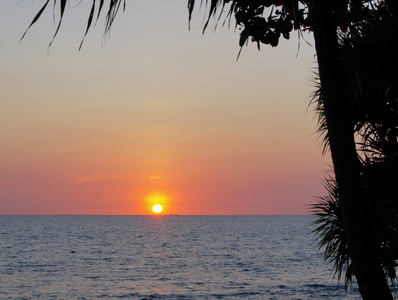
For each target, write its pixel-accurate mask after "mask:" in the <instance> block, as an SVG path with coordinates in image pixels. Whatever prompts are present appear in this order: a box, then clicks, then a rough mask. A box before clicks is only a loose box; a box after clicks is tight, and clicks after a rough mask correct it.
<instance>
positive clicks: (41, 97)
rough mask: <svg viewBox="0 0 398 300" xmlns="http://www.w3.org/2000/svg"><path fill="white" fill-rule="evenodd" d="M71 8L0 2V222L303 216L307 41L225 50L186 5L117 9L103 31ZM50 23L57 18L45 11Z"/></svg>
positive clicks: (310, 119)
mask: <svg viewBox="0 0 398 300" xmlns="http://www.w3.org/2000/svg"><path fill="white" fill-rule="evenodd" d="M79 2H80V1H77V0H72V1H70V2H69V5H68V7H67V9H66V12H65V18H64V20H63V22H62V26H61V29H60V31H59V33H58V36H57V37H56V39H55V40H54V42H53V44H52V46H51V47H50V48H49V47H48V45H49V43H50V42H51V40H52V37H53V35H54V32H55V29H56V25H55V23H54V20H53V15H52V13H53V12H52V8H51V9H49V10H48V11H47V12H46V13H45V14H44V15H43V16H42V18H41V19H40V20H39V21H38V22H37V23H36V24H35V25H34V26H33V27H32V28H31V29H30V30H29V31H28V33H27V35H26V36H25V38H24V39H23V40H22V41H20V38H21V37H22V35H23V33H24V32H25V30H26V29H27V28H28V26H29V24H30V22H31V21H32V19H33V18H34V16H35V14H36V13H37V12H38V10H39V9H40V8H41V5H42V3H43V1H38V0H36V1H32V0H25V1H16V0H15V1H0V40H1V43H0V214H30V215H31V214H33V215H35V214H39V215H46V214H56V215H70V214H77V215H147V214H152V211H151V207H152V206H153V205H154V204H157V203H159V204H161V205H162V206H163V211H162V213H163V214H182V215H286V214H287V215H291V214H308V212H309V207H308V204H310V203H313V202H314V201H315V200H316V197H317V196H322V195H324V194H325V191H324V189H323V187H322V179H323V178H324V177H325V171H327V170H329V169H330V167H329V165H330V163H329V157H328V154H327V155H326V156H322V146H321V144H320V140H319V139H318V136H317V134H316V133H315V132H316V118H315V117H314V113H313V111H312V110H311V108H310V109H308V104H309V101H310V99H311V92H312V91H313V83H312V79H313V77H314V70H315V68H316V60H315V50H314V47H313V43H312V38H311V36H307V35H306V36H305V39H306V41H307V42H309V43H310V44H311V45H308V44H307V43H306V42H305V41H304V39H303V38H301V39H300V40H299V39H298V38H297V34H295V33H294V34H293V35H292V38H291V40H289V41H281V43H280V46H278V47H276V48H271V47H267V46H265V45H264V46H262V47H261V51H258V50H257V47H256V45H255V44H248V46H247V47H244V48H243V50H242V53H241V55H240V57H239V59H238V60H237V55H238V52H239V46H238V40H239V30H235V29H234V26H231V28H228V27H227V26H225V27H221V26H218V28H217V30H216V31H215V32H214V31H213V30H212V28H211V27H210V28H209V30H208V31H207V32H206V33H205V34H204V35H202V27H203V20H204V11H203V10H201V11H197V12H196V13H195V16H194V18H193V22H192V24H191V28H190V30H189V29H188V11H187V7H186V6H187V3H186V1H161V0H145V1H138V0H137V1H127V7H126V11H125V12H120V13H119V15H118V16H117V19H116V21H115V23H114V25H113V27H112V30H111V34H110V37H109V38H107V39H106V40H104V39H103V30H104V26H103V24H104V22H103V21H104V18H103V17H102V18H100V20H99V21H98V22H97V24H96V26H95V27H93V28H92V30H91V31H90V32H89V33H88V35H87V37H86V38H85V40H84V44H83V48H82V50H81V51H78V48H79V45H80V42H81V40H82V38H83V36H84V32H85V28H86V24H87V23H86V22H87V16H88V14H89V11H90V8H91V3H92V2H91V1H82V2H81V3H80V4H78V3H79ZM55 17H56V18H57V13H56V16H55Z"/></svg>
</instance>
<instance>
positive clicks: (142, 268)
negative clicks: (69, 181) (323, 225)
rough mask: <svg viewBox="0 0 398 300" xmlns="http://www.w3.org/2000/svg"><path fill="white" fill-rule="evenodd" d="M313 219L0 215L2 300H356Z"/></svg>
mask: <svg viewBox="0 0 398 300" xmlns="http://www.w3.org/2000/svg"><path fill="white" fill-rule="evenodd" d="M312 220H313V219H312V217H310V216H0V249H1V252H0V298H1V299H7V298H10V299H97V298H103V299H119V298H125V299H158V298H159V299H360V297H359V294H358V293H357V292H355V291H353V290H349V291H348V292H346V291H345V289H344V287H343V286H342V285H338V284H337V282H336V281H332V277H331V270H330V269H329V267H328V265H326V264H325V263H324V262H323V256H322V253H321V252H319V251H318V249H317V246H316V244H315V243H314V241H313V235H312V234H311V233H310V231H311V229H312V228H311V226H310V223H311V221H312Z"/></svg>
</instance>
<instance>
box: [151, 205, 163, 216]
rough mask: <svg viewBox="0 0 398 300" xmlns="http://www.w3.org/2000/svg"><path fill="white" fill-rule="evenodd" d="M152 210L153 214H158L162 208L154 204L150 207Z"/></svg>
mask: <svg viewBox="0 0 398 300" xmlns="http://www.w3.org/2000/svg"><path fill="white" fill-rule="evenodd" d="M152 210H153V212H155V213H157V214H158V213H160V212H161V211H162V210H163V207H162V206H161V205H160V204H155V205H154V206H153V207H152Z"/></svg>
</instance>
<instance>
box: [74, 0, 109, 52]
mask: <svg viewBox="0 0 398 300" xmlns="http://www.w3.org/2000/svg"><path fill="white" fill-rule="evenodd" d="M102 2H103V1H102ZM94 9H95V0H93V5H92V7H91V11H90V15H89V17H88V21H87V28H86V32H85V33H84V37H83V39H82V41H81V43H80V47H79V51H80V49H81V48H82V45H83V42H84V38H85V37H86V35H87V33H88V30H89V29H90V26H91V23H92V22H93V16H94ZM99 12H100V11H99ZM99 12H98V13H99Z"/></svg>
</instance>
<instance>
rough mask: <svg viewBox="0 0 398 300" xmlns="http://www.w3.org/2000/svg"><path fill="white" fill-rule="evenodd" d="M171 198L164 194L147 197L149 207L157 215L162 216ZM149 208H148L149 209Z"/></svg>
mask: <svg viewBox="0 0 398 300" xmlns="http://www.w3.org/2000/svg"><path fill="white" fill-rule="evenodd" d="M168 200H169V198H168V197H167V196H165V195H163V194H152V195H150V196H148V197H146V202H147V205H148V206H149V207H150V208H151V210H152V212H154V213H155V214H160V213H161V212H162V211H163V210H164V209H165V206H167V205H168ZM149 207H148V208H149Z"/></svg>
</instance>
